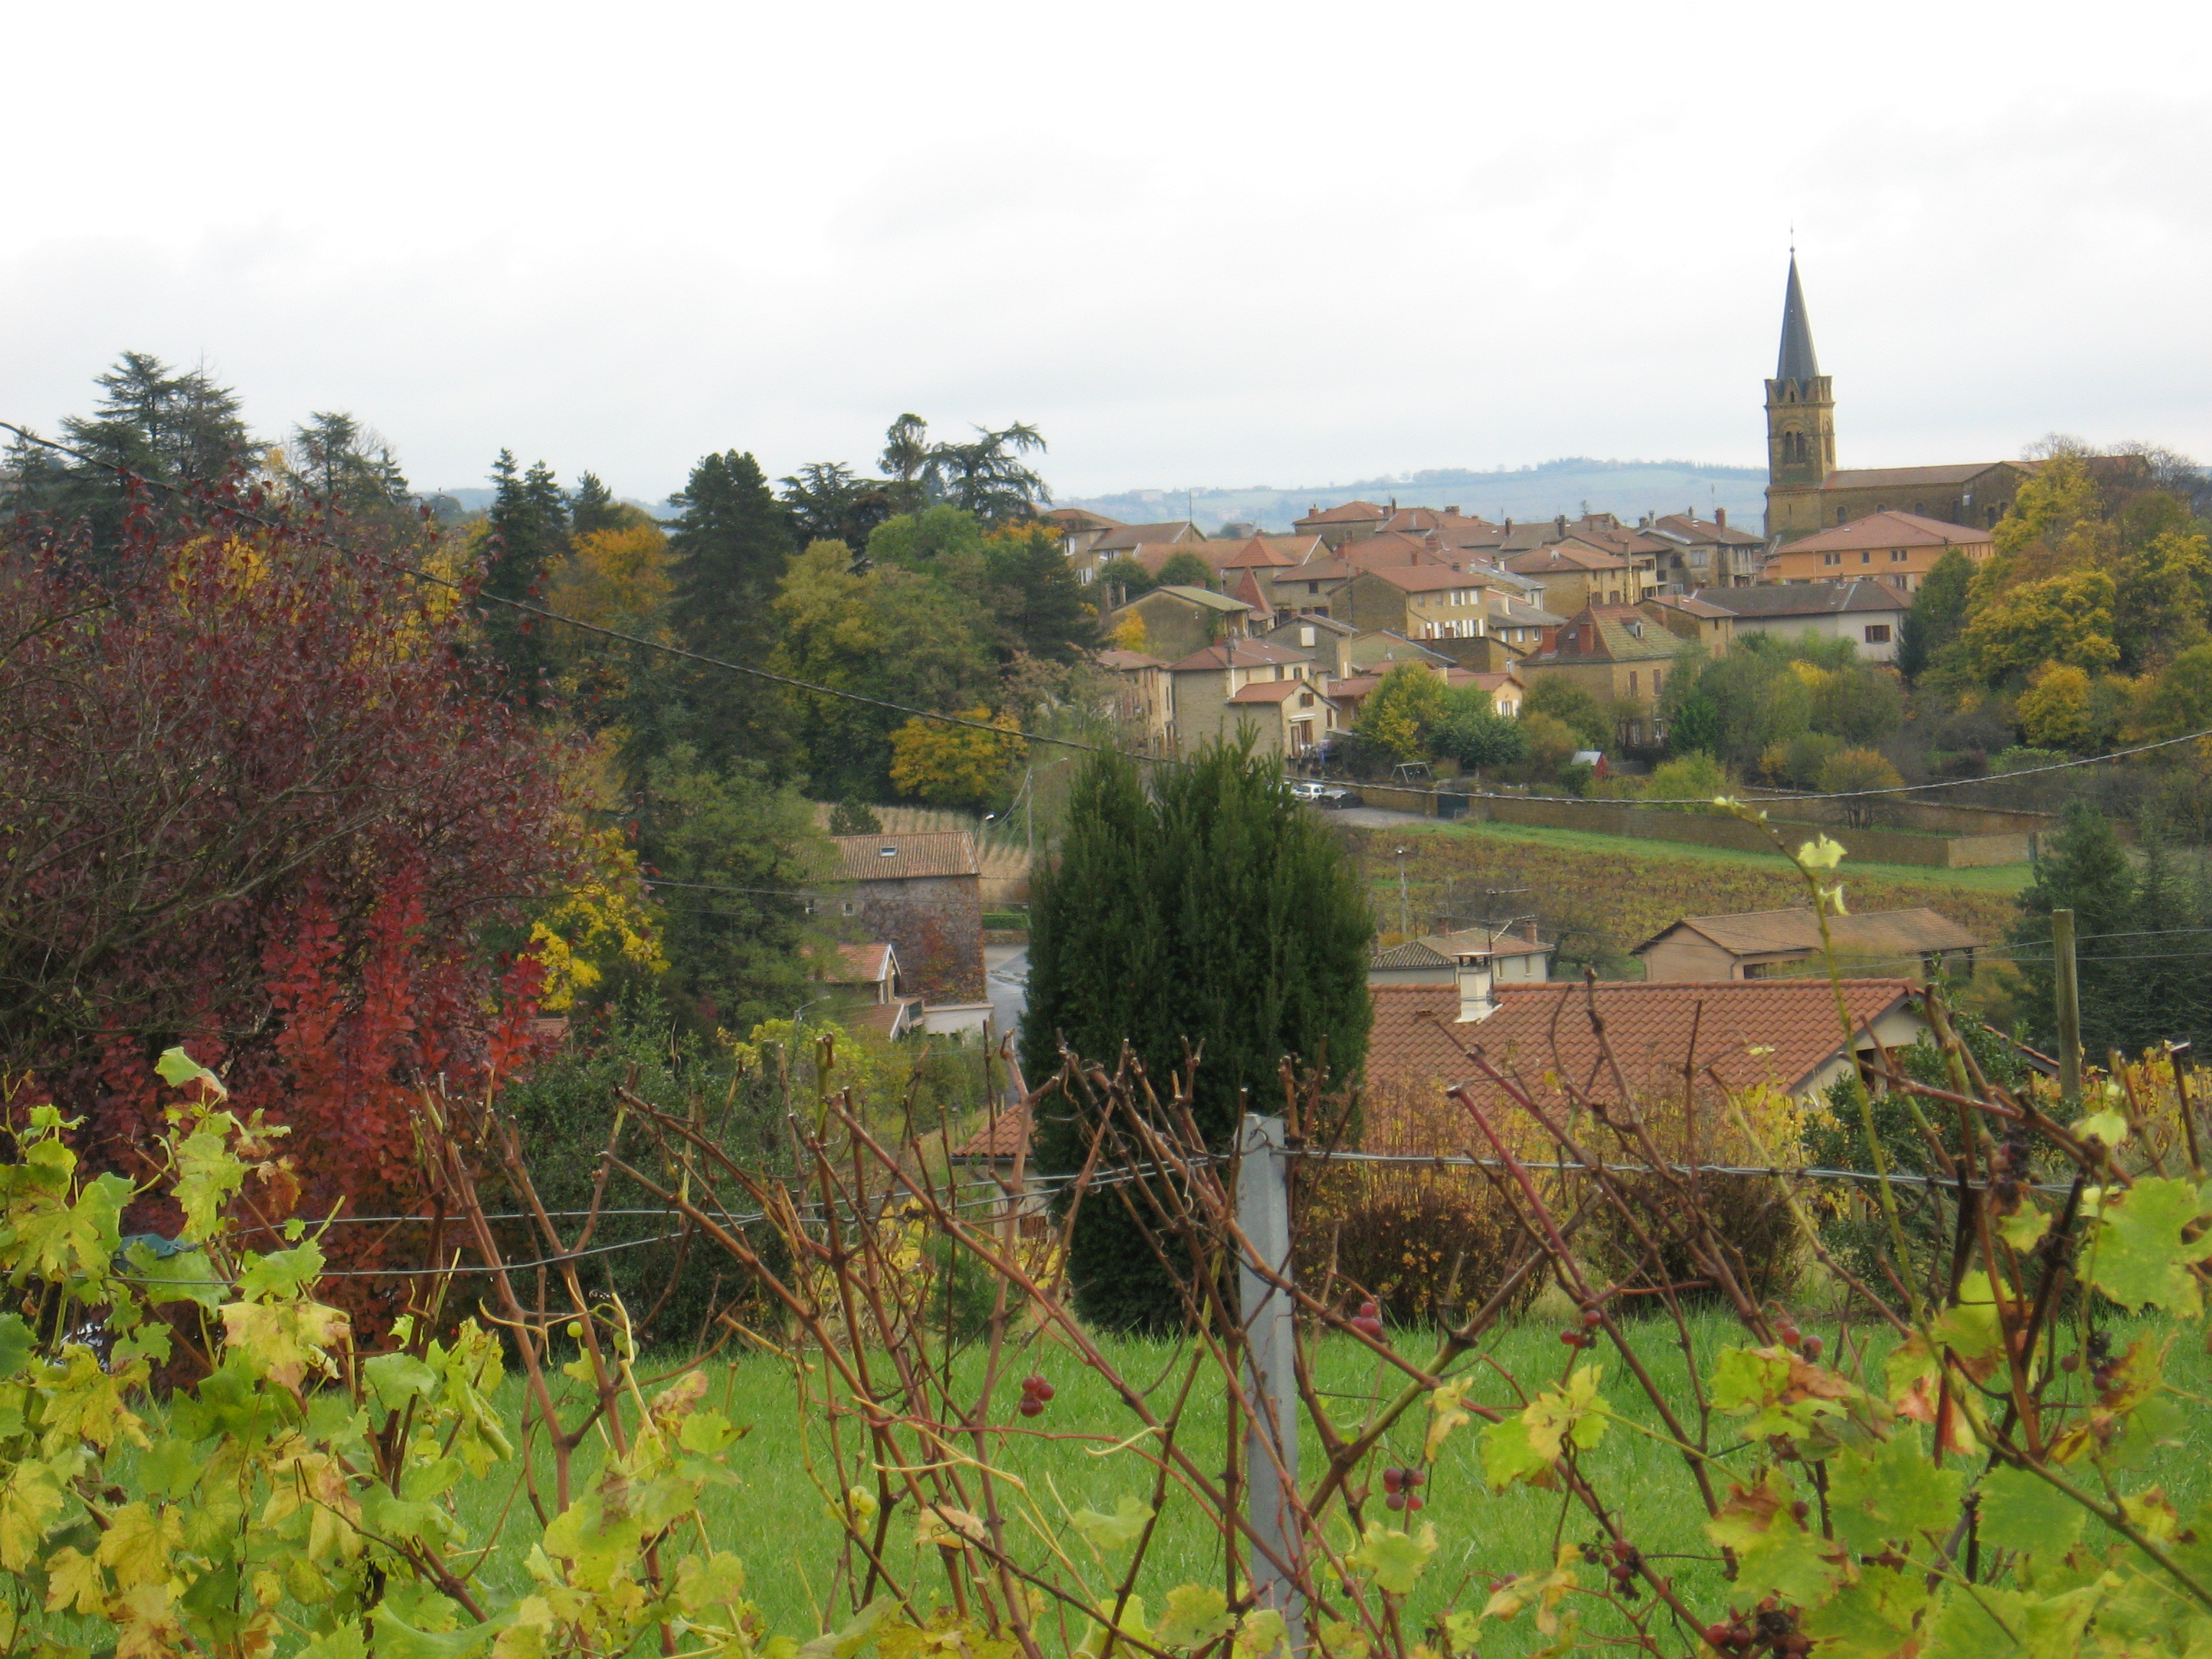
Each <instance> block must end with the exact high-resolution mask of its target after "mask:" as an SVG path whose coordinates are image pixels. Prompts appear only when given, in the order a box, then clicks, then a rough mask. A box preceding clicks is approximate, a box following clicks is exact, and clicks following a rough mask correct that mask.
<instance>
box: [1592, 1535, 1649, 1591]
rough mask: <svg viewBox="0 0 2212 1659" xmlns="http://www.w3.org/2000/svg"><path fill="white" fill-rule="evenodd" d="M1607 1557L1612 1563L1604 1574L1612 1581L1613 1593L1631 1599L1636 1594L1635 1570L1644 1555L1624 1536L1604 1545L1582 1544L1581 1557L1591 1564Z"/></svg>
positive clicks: (1642, 1561)
mask: <svg viewBox="0 0 2212 1659" xmlns="http://www.w3.org/2000/svg"><path fill="white" fill-rule="evenodd" d="M1607 1557H1610V1558H1611V1559H1612V1561H1613V1565H1611V1566H1610V1567H1607V1569H1606V1574H1605V1576H1606V1577H1607V1578H1609V1579H1611V1580H1612V1581H1613V1589H1614V1591H1615V1593H1617V1594H1619V1595H1625V1596H1627V1597H1628V1598H1630V1599H1631V1600H1633V1599H1634V1598H1635V1595H1636V1577H1637V1570H1638V1568H1640V1567H1641V1566H1642V1565H1644V1557H1643V1556H1642V1555H1641V1554H1639V1553H1638V1551H1637V1548H1636V1546H1635V1545H1633V1544H1632V1543H1630V1542H1629V1541H1627V1540H1626V1538H1616V1539H1614V1540H1613V1542H1612V1543H1611V1544H1610V1545H1606V1546H1600V1545H1597V1544H1585V1545H1583V1560H1585V1561H1587V1562H1589V1564H1590V1565H1592V1566H1596V1565H1599V1564H1600V1563H1601V1562H1603V1561H1604V1560H1606V1559H1607Z"/></svg>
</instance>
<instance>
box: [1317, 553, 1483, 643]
mask: <svg viewBox="0 0 2212 1659" xmlns="http://www.w3.org/2000/svg"><path fill="white" fill-rule="evenodd" d="M1330 611H1331V614H1333V615H1334V616H1338V617H1342V618H1343V619H1344V620H1345V621H1346V622H1348V623H1352V625H1353V626H1354V627H1356V628H1361V629H1374V628H1381V629H1389V631H1390V632H1392V633H1394V634H1402V635H1405V636H1406V637H1407V638H1408V639H1414V640H1456V639H1480V637H1481V636H1482V635H1483V634H1484V632H1485V631H1486V629H1487V627H1488V623H1489V614H1490V604H1489V598H1488V594H1487V592H1486V588H1485V586H1484V584H1483V580H1482V578H1481V577H1480V575H1479V574H1470V573H1468V572H1464V571H1458V570H1454V569H1452V568H1450V567H1449V566H1448V565H1443V564H1402V565H1384V566H1380V567H1377V568H1372V569H1367V570H1362V571H1359V572H1358V573H1357V574H1354V575H1353V576H1352V578H1351V579H1350V580H1347V581H1346V583H1345V584H1344V586H1343V587H1342V588H1341V589H1340V591H1339V592H1338V593H1337V595H1336V598H1335V601H1334V604H1333V605H1331V606H1330Z"/></svg>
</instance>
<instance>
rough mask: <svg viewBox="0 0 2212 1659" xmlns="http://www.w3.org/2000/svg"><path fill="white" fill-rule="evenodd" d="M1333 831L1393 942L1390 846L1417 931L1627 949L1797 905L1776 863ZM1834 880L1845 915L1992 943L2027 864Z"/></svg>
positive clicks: (1576, 838)
mask: <svg viewBox="0 0 2212 1659" xmlns="http://www.w3.org/2000/svg"><path fill="white" fill-rule="evenodd" d="M1339 833H1340V834H1341V835H1343V836H1345V837H1346V840H1347V842H1350V844H1351V845H1352V848H1353V851H1354V853H1355V855H1356V856H1357V857H1358V860H1359V864H1360V868H1361V871H1362V872H1363V873H1364V875H1365V877H1366V878H1367V879H1368V882H1369V884H1370V890H1371V891H1372V893H1373V896H1374V902H1375V907H1376V915H1377V917H1378V918H1379V919H1380V920H1381V921H1382V922H1383V927H1384V928H1385V931H1386V933H1387V934H1388V935H1389V936H1390V937H1392V938H1395V937H1396V934H1397V921H1398V915H1399V894H1398V868H1399V861H1398V860H1397V859H1396V858H1395V856H1393V855H1392V850H1391V849H1392V848H1397V847H1406V848H1411V849H1412V850H1411V851H1410V853H1409V854H1408V855H1407V859H1406V860H1405V869H1406V885H1407V896H1408V905H1407V908H1409V910H1410V911H1411V915H1412V921H1413V931H1414V932H1415V933H1424V932H1426V931H1427V930H1428V928H1429V927H1430V926H1431V924H1432V923H1433V921H1435V920H1436V919H1437V916H1438V915H1442V914H1444V913H1447V912H1449V913H1453V914H1456V915H1462V916H1465V917H1468V918H1470V919H1472V918H1474V917H1476V916H1482V915H1487V916H1490V917H1492V918H1493V919H1497V920H1504V918H1506V917H1508V916H1511V915H1519V914H1522V913H1535V914H1537V915H1541V916H1542V917H1543V918H1544V920H1545V921H1546V922H1547V925H1549V926H1559V925H1561V924H1563V923H1568V924H1571V925H1573V926H1576V927H1585V928H1589V929H1590V930H1593V931H1595V932H1596V933H1601V934H1602V935H1603V936H1604V937H1606V938H1607V939H1609V940H1610V941H1612V943H1613V945H1615V946H1616V947H1618V948H1619V949H1621V950H1624V951H1625V950H1626V949H1628V948H1630V947H1632V946H1633V945H1638V944H1639V943H1641V942H1642V941H1643V940H1644V939H1649V938H1650V937H1651V936H1652V935H1653V934H1654V933H1657V932H1658V931H1659V930H1660V929H1661V928H1662V927H1666V926H1667V925H1668V923H1670V922H1672V921H1675V920H1676V919H1677V918H1679V917H1681V916H1685V915H1724V914H1727V913H1729V912H1733V911H1741V910H1769V909H1778V908H1784V907H1787V906H1796V905H1802V904H1803V903H1804V902H1805V890H1804V886H1803V884H1802V882H1801V881H1800V880H1799V879H1798V877H1797V874H1796V871H1795V870H1794V869H1792V868H1791V866H1790V863H1789V861H1788V860H1785V859H1784V858H1783V857H1782V856H1781V855H1779V854H1749V853H1732V852H1728V851H1725V850H1723V849H1720V848H1705V847H1691V846H1686V845H1682V844H1680V843H1677V842H1649V841H1638V840H1634V839H1632V838H1631V837H1628V836H1601V835H1590V834H1585V833H1583V832H1582V831H1580V830H1573V829H1534V828H1527V827H1522V826H1519V825H1507V824H1491V823H1469V824H1426V823H1424V824H1408V825H1407V826H1405V827H1404V828H1402V829H1364V828H1359V827H1356V826H1352V825H1345V826H1343V827H1342V828H1341V829H1340V831H1339ZM1838 840H1840V841H1841V842H1843V843H1844V846H1845V848H1849V846H1850V832H1849V831H1848V830H1845V831H1840V832H1838ZM1839 873H1840V874H1841V876H1842V878H1843V881H1844V890H1845V893H1846V895H1847V896H1848V899H1849V901H1850V903H1851V906H1852V908H1854V909H1858V910H1886V909H1898V908H1910V907H1914V906H1920V905H1925V906H1927V907H1928V908H1930V909H1934V910H1937V911H1940V912H1941V913H1942V914H1943V915H1947V916H1948V917H1950V918H1951V919H1952V920H1953V921H1956V922H1958V923H1960V925H1961V926H1963V927H1969V928H1972V929H1973V930H1974V931H1975V932H1976V933H1979V934H1981V935H1982V936H1983V937H1984V938H1985V939H1992V940H1995V939H2001V938H2002V936H2003V933H2004V932H2005V929H2006V928H2007V927H2009V926H2010V925H2011V923H2012V921H2013V920H2014V918H2015V915H2017V914H2018V913H2017V909H2016V907H2015V904H2014V902H2013V899H2014V895H2015V894H2016V893H2018V892H2019V890H2021V888H2022V887H2024V886H2026V885H2027V880H2028V875H2029V872H2028V869H2027V866H2025V865H2004V866H1997V867H1996V868H1993V869H1987V870H1927V869H1920V868H1917V867H1916V866H1902V865H1878V864H1855V863H1853V862H1851V861H1850V860H1849V859H1848V858H1846V860H1844V865H1843V866H1842V869H1841V871H1840V872H1839ZM1900 971H1902V970H1900Z"/></svg>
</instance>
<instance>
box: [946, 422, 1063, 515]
mask: <svg viewBox="0 0 2212 1659" xmlns="http://www.w3.org/2000/svg"><path fill="white" fill-rule="evenodd" d="M1044 448H1045V441H1044V435H1043V434H1042V433H1041V432H1039V431H1038V430H1037V429H1036V428H1035V427H1033V426H1030V425H1026V424H1024V422H1019V421H1017V422H1014V424H1013V425H1012V426H1010V427H1006V428H1002V429H1000V430H999V431H995V432H994V431H993V430H991V429H990V428H987V427H980V426H979V427H977V428H975V437H974V438H972V439H970V440H969V441H968V442H966V443H964V444H957V443H936V444H932V445H931V446H930V447H929V459H928V461H927V463H926V464H925V465H924V468H923V471H922V483H923V487H924V488H925V489H927V490H928V492H929V494H930V495H931V497H932V499H933V500H937V501H950V502H951V504H952V505H953V506H955V507H959V508H961V509H963V511H965V512H969V513H974V514H975V516H976V517H977V518H979V519H981V520H983V522H984V523H986V524H993V525H1003V524H1016V523H1019V522H1020V521H1022V520H1025V519H1033V518H1035V517H1036V510H1037V508H1038V507H1039V506H1040V505H1042V506H1047V507H1048V506H1050V505H1051V504H1052V491H1050V490H1049V489H1046V488H1045V483H1044V479H1043V478H1042V477H1040V476H1038V474H1037V472H1036V469H1034V468H1033V467H1031V466H1030V465H1028V463H1026V462H1025V461H1024V460H1023V459H1022V457H1023V456H1024V455H1028V454H1032V453H1036V454H1042V453H1043V451H1044Z"/></svg>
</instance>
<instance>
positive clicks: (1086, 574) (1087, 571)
mask: <svg viewBox="0 0 2212 1659" xmlns="http://www.w3.org/2000/svg"><path fill="white" fill-rule="evenodd" d="M1076 574H1078V575H1079V576H1081V577H1082V578H1083V585H1084V586H1085V587H1088V586H1091V578H1092V577H1093V576H1096V575H1097V574H1098V573H1097V571H1096V570H1094V569H1092V568H1091V567H1090V566H1089V565H1087V564H1086V565H1085V566H1084V567H1083V568H1082V569H1081V570H1080V571H1079V572H1077V573H1076Z"/></svg>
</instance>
